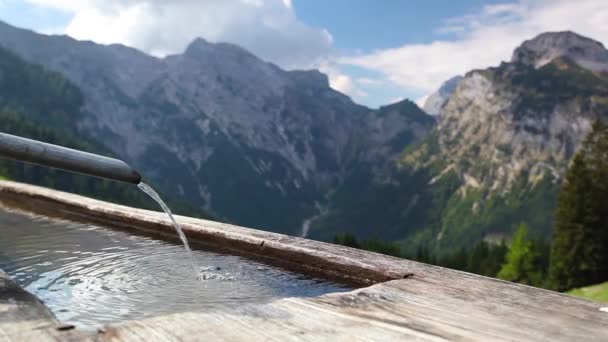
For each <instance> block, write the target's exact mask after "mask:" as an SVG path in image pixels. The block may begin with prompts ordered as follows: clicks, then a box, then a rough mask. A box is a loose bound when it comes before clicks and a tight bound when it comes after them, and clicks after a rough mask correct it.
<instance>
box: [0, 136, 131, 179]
mask: <svg viewBox="0 0 608 342" xmlns="http://www.w3.org/2000/svg"><path fill="white" fill-rule="evenodd" d="M0 157H5V158H10V159H15V160H18V161H23V162H27V163H32V164H38V165H42V166H48V167H53V168H57V169H63V170H67V171H72V172H77V173H83V174H86V175H90V176H95V177H101V178H107V179H112V180H116V181H121V182H127V183H133V184H139V183H140V182H141V176H140V175H139V173H138V172H137V171H135V170H133V169H132V168H131V167H130V166H129V165H128V164H127V163H125V162H123V161H122V160H118V159H113V158H108V157H103V156H99V155H96V154H92V153H88V152H82V151H78V150H74V149H71V148H67V147H61V146H57V145H52V144H47V143H43V142H40V141H36V140H31V139H26V138H22V137H18V136H14V135H10V134H6V133H0Z"/></svg>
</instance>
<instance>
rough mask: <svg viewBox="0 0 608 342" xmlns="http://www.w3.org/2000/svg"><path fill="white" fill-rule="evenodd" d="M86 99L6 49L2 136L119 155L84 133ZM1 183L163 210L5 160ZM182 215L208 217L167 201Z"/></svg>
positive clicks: (128, 191) (133, 196)
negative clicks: (80, 124)
mask: <svg viewBox="0 0 608 342" xmlns="http://www.w3.org/2000/svg"><path fill="white" fill-rule="evenodd" d="M82 104H83V96H82V93H81V91H80V89H78V87H76V86H75V85H74V84H72V83H71V82H70V81H69V80H67V79H66V78H64V77H63V76H62V75H60V74H58V73H56V72H51V71H48V70H46V69H45V68H43V67H42V66H40V65H35V64H30V63H27V62H25V61H23V60H22V59H21V58H19V57H18V56H16V55H15V54H13V53H12V52H10V51H8V50H5V49H3V48H0V131H1V132H4V133H9V134H15V135H19V136H23V137H27V138H31V139H36V140H40V141H45V142H49V143H52V144H58V145H62V146H67V147H70V148H75V149H78V150H83V151H88V152H92V153H97V154H101V155H107V156H113V154H112V152H111V151H109V150H108V149H107V148H105V147H104V146H103V145H101V144H99V143H97V142H96V141H94V140H92V139H89V138H87V137H85V136H83V135H81V134H80V133H79V132H78V129H77V128H76V126H75V124H74V123H75V122H77V121H78V120H79V118H80V117H81V116H82V112H81V110H80V108H81V107H82ZM0 178H3V179H12V180H16V181H21V182H26V183H32V184H36V185H42V186H46V187H50V188H55V189H59V190H63V191H69V192H73V193H78V194H82V195H86V196H90V197H95V198H99V199H103V200H106V201H111V202H116V203H121V204H126V205H131V206H136V207H142V208H147V209H157V205H156V203H154V202H153V201H152V200H150V199H149V198H147V196H146V195H144V194H143V193H141V192H140V191H138V189H137V188H136V187H134V186H133V185H129V184H122V183H117V182H112V181H109V180H104V179H97V178H93V177H88V176H83V175H77V174H73V173H70V172H65V171H61V170H57V169H50V168H46V167H41V166H35V165H31V164H24V163H19V162H14V161H10V160H6V159H0ZM167 200H168V202H169V203H170V204H171V205H172V207H173V208H174V209H175V210H176V211H177V212H181V213H183V214H189V215H193V216H199V217H208V216H206V215H204V213H203V212H202V211H201V210H196V209H194V208H191V207H189V206H187V205H184V204H183V203H179V201H178V202H176V201H173V200H171V198H167Z"/></svg>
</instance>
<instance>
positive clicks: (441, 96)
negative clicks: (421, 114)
mask: <svg viewBox="0 0 608 342" xmlns="http://www.w3.org/2000/svg"><path fill="white" fill-rule="evenodd" d="M461 80H462V76H460V75H458V76H454V77H452V78H450V79H449V80H447V81H445V82H444V83H443V84H442V85H441V87H439V89H438V90H437V91H436V92H434V93H432V94H431V95H429V97H427V99H426V100H425V101H424V105H423V106H422V109H423V110H424V111H425V112H427V113H429V114H431V115H439V113H440V112H441V109H443V106H445V104H446V102H448V100H449V99H450V96H452V93H454V90H456V87H457V86H458V83H459V82H460V81H461Z"/></svg>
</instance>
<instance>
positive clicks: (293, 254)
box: [0, 181, 608, 341]
mask: <svg viewBox="0 0 608 342" xmlns="http://www.w3.org/2000/svg"><path fill="white" fill-rule="evenodd" d="M0 202H2V203H3V204H4V205H12V206H14V205H18V206H19V207H20V208H22V209H28V210H33V211H35V212H37V213H42V214H46V215H59V216H62V217H68V218H71V219H77V220H84V221H93V222H96V223H101V224H106V225H109V226H113V227H117V226H118V227H120V228H121V229H127V230H130V231H132V232H133V233H146V234H155V235H159V236H162V237H164V238H169V239H174V232H173V228H172V227H171V225H170V222H169V221H168V219H167V218H165V216H164V214H162V213H158V212H152V211H146V210H140V209H134V208H129V207H124V206H119V205H115V204H111V203H106V202H101V201H96V200H92V199H89V198H85V197H81V196H76V195H72V194H66V193H61V192H58V191H53V190H49V189H44V188H39V187H34V186H29V185H23V184H19V183H13V182H6V181H4V182H0ZM178 221H179V222H180V223H181V224H183V226H184V230H185V231H186V234H187V235H188V238H189V239H193V240H196V241H198V242H200V243H207V244H212V245H214V246H217V247H221V248H229V249H230V250H232V251H233V252H236V253H243V254H248V255H253V256H256V257H262V258H265V259H267V260H269V261H271V262H273V263H275V264H277V265H280V266H284V267H288V268H292V269H295V270H298V271H301V272H307V273H314V274H317V275H318V274H321V275H323V276H326V277H331V278H338V279H341V280H348V281H354V282H357V283H359V284H375V285H372V286H369V287H365V288H362V289H359V290H355V291H352V292H348V293H334V294H328V295H324V296H320V297H316V298H286V299H280V300H276V301H274V302H271V303H268V304H264V305H249V306H244V307H241V308H238V309H231V310H218V311H213V312H188V313H180V314H174V315H167V316H161V317H155V318H148V319H144V320H140V321H126V322H121V323H118V324H113V325H109V326H107V327H105V328H104V329H103V331H102V332H82V331H67V332H62V331H60V332H58V331H57V329H56V325H55V326H54V325H53V324H56V323H55V322H53V321H52V319H51V318H49V317H48V316H47V315H48V312H46V314H42V311H41V312H37V311H38V310H43V311H44V310H45V309H44V308H40V304H39V303H38V304H36V302H31V301H28V302H22V304H21V306H22V307H32V308H34V307H35V308H36V309H35V311H36V312H32V311H29V313H28V311H27V310H26V311H23V312H22V313H19V314H18V315H16V314H11V315H12V316H11V317H13V318H12V319H11V320H8V321H7V320H0V339H1V338H6V337H8V339H9V340H10V339H12V340H18V339H16V338H15V336H17V335H15V334H17V333H21V334H22V335H19V336H20V337H24V338H25V339H29V340H35V341H45V339H46V340H51V341H53V340H74V341H76V340H86V341H157V340H158V341H216V340H221V341H397V340H419V341H608V313H606V312H602V311H600V310H599V309H600V308H601V307H602V305H601V304H599V303H594V302H590V301H586V300H583V299H578V298H574V297H571V296H568V295H564V294H560V293H556V292H552V291H546V290H542V289H538V288H533V287H529V286H524V285H519V284H513V283H508V282H503V281H500V280H496V279H491V278H486V277H482V276H478V275H473V274H469V273H464V272H459V271H455V270H450V269H445V268H441V267H437V266H432V265H427V264H423V263H418V262H414V261H409V260H404V259H398V258H393V257H390V256H384V255H380V254H376V253H371V252H366V251H362V250H357V249H352V248H348V247H342V246H336V245H332V244H327V243H323V242H318V241H312V240H307V239H302V238H296V237H289V236H285V235H281V234H275V233H269V232H263V231H259V230H254V229H249V228H244V227H238V226H234V225H229V224H224V223H218V222H212V221H206V220H198V219H193V218H187V217H178ZM0 288H1V287H0ZM0 305H6V304H0ZM18 306H19V305H18ZM7 308H8V309H7ZM12 308H13V309H10V307H7V306H0V315H1V314H3V312H4V311H7V310H9V309H10V310H15V309H14V307H12ZM2 310H4V311H2ZM0 317H3V316H0ZM6 317H9V316H6ZM28 317H34V318H28ZM7 322H8V323H7ZM23 334H26V335H23ZM27 334H31V335H27ZM34 337H35V338H36V339H30V338H34Z"/></svg>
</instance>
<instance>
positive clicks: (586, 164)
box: [549, 121, 608, 291]
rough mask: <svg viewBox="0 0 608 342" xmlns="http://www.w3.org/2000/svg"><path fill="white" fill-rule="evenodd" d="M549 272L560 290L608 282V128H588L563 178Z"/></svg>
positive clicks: (553, 284) (607, 125)
mask: <svg viewBox="0 0 608 342" xmlns="http://www.w3.org/2000/svg"><path fill="white" fill-rule="evenodd" d="M549 273H550V279H551V285H552V287H553V288H555V289H556V290H559V291H564V290H567V289H570V288H574V287H581V286H585V285H589V284H595V283H599V282H602V281H606V280H608V124H605V123H601V122H599V121H598V122H596V123H595V124H594V125H593V130H592V131H591V133H590V134H589V136H588V137H587V138H586V139H585V141H584V142H583V145H582V147H581V150H580V151H579V152H578V153H577V155H576V156H575V158H574V160H573V162H572V164H571V166H570V169H569V170H568V173H567V175H566V180H565V182H564V185H563V186H562V190H561V193H560V197H559V204H558V208H557V211H556V217H555V232H554V237H553V244H552V248H551V259H550V271H549Z"/></svg>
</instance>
